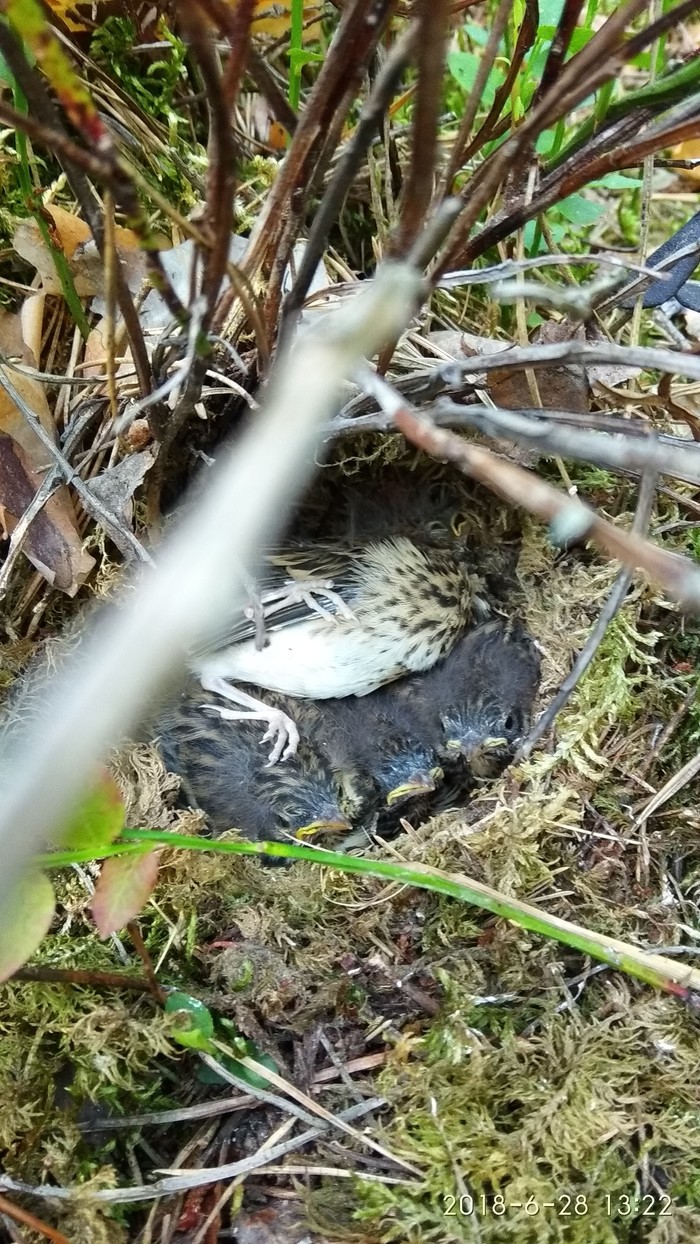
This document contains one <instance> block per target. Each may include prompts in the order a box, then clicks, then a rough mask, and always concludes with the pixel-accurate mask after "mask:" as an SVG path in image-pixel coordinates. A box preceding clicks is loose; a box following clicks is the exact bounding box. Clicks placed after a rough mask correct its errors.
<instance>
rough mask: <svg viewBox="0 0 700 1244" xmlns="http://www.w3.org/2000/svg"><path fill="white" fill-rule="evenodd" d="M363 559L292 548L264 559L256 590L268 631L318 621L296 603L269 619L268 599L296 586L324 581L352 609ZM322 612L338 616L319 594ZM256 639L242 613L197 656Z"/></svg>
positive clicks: (350, 552)
mask: <svg viewBox="0 0 700 1244" xmlns="http://www.w3.org/2000/svg"><path fill="white" fill-rule="evenodd" d="M361 555H362V549H361V548H359V547H355V546H353V547H348V548H341V549H339V548H338V547H337V546H333V547H332V548H331V547H326V546H324V545H314V546H313V547H309V546H299V547H295V546H291V547H290V548H288V549H282V550H279V551H277V552H274V553H268V554H266V556H265V560H264V565H263V568H262V570H261V572H260V574H259V575H258V576H257V577H256V580H255V587H256V590H257V593H258V597H259V600H260V602H261V604H262V609H263V616H264V618H265V629H266V630H267V631H278V630H282V629H283V628H284V627H287V626H293V625H294V624H295V623H297V622H305V621H307V620H308V619H309V618H313V617H317V616H318V613H317V612H316V611H315V610H313V609H311V608H309V605H308V604H307V603H306V601H304V600H293V601H290V602H289V603H288V604H284V605H282V607H281V608H276V609H275V610H274V612H273V613H271V614H270V615H269V616H268V615H267V612H266V610H265V601H266V597H267V598H269V596H270V595H271V594H272V593H277V592H282V591H283V590H284V588H285V587H293V585H294V583H295V582H297V583H299V584H303V583H307V582H312V581H313V582H319V581H325V582H326V583H330V584H331V591H332V592H334V593H335V594H336V595H337V596H339V597H340V598H341V599H342V600H343V601H346V602H347V604H348V605H349V607H350V608H351V607H352V600H353V597H354V596H355V594H356V592H357V566H358V561H359V560H360V558H361ZM317 595H318V596H319V600H320V603H321V605H322V607H323V609H324V610H325V611H326V612H327V613H332V614H335V613H337V612H338V610H337V606H336V604H335V602H334V601H333V600H332V599H326V598H325V597H324V596H323V594H322V593H321V592H319V593H317ZM255 635H256V628H255V619H254V618H251V617H248V616H247V615H246V613H244V612H243V610H242V609H241V610H240V611H239V612H238V613H237V614H236V615H235V616H234V617H232V618H231V619H230V621H228V622H227V623H226V624H225V625H224V626H223V627H222V628H221V630H219V631H217V632H215V634H214V635H213V636H212V637H211V638H210V639H209V641H208V642H207V644H206V645H204V646H203V647H201V648H199V649H197V651H196V653H195V655H203V654H205V653H212V652H218V651H220V650H221V649H223V648H228V647H230V646H231V645H232V644H240V643H244V642H245V641H246V640H249V639H254V638H255Z"/></svg>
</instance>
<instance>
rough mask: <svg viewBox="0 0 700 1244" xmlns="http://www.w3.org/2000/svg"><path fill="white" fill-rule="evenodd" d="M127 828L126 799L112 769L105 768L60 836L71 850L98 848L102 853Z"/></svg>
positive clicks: (97, 852) (96, 854) (96, 853)
mask: <svg viewBox="0 0 700 1244" xmlns="http://www.w3.org/2000/svg"><path fill="white" fill-rule="evenodd" d="M123 828H124V803H123V800H122V797H121V792H120V790H119V787H118V786H117V783H116V782H115V780H114V778H113V777H112V775H111V773H107V771H106V770H105V772H104V773H103V775H102V777H101V778H100V780H99V782H98V783H97V785H96V786H94V787H93V789H92V790H91V791H90V792H89V794H87V795H86V796H85V797H84V799H83V800H82V802H81V803H80V804H79V806H78V807H77V808H76V810H75V812H74V813H73V815H72V816H71V818H70V821H69V822H68V824H67V825H66V828H65V829H64V831H63V833H62V834H61V836H60V840H61V843H62V845H63V846H64V847H65V848H66V850H70V851H94V852H95V856H96V857H97V856H99V854H100V849H101V848H102V847H108V846H109V845H110V843H112V842H114V840H115V838H118V837H119V835H120V833H121V831H122V830H123Z"/></svg>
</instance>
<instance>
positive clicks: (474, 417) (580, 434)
mask: <svg viewBox="0 0 700 1244" xmlns="http://www.w3.org/2000/svg"><path fill="white" fill-rule="evenodd" d="M434 411H435V412H439V413H440V415H441V416H442V417H443V418H442V420H441V422H443V423H446V422H447V421H448V419H449V418H453V419H457V418H460V416H461V419H462V423H463V424H466V425H467V426H469V427H473V428H477V429H478V430H479V431H480V432H484V433H485V434H486V435H487V436H492V437H499V436H500V437H505V438H506V439H508V440H514V441H517V442H518V444H520V445H529V446H533V447H534V448H536V449H539V450H540V451H541V452H542V453H544V454H548V455H550V456H551V457H560V458H572V459H574V461H576V462H595V463H596V465H597V466H602V467H607V468H609V469H611V470H621V471H625V472H628V473H631V474H642V473H643V472H644V471H648V470H653V471H655V472H656V473H658V474H663V475H672V476H675V478H676V479H682V480H685V482H686V483H689V484H700V445H699V444H697V443H696V442H694V441H688V442H682V443H681V444H680V445H678V448H676V447H675V446H671V445H668V444H665V445H661V444H659V442H658V440H657V438H656V436H655V434H654V432H653V429H652V428H650V429H649V433H650V434H649V436H648V437H646V438H644V437H637V436H634V437H632V436H626V435H625V430H626V429H625V422H624V420H622V419H621V420H619V421H618V427H617V428H616V430H615V434H614V435H612V436H611V435H610V434H609V433H607V432H589V431H584V430H581V429H574V428H566V427H562V426H561V424H557V423H553V422H552V420H551V419H549V418H548V417H547V413H548V412H547V411H542V410H540V409H538V408H533V409H531V410H518V411H514V410H504V409H502V408H500V407H490V406H476V405H474V406H459V405H457V404H456V403H454V402H448V401H446V400H445V399H444V398H443V399H442V400H441V401H439V402H438V403H437V404H436V406H435V407H434V408H432V409H430V408H428V409H425V410H424V412H423V413H424V414H426V415H428V417H432V416H433V412H434ZM557 413H559V414H565V413H566V412H564V411H560V412H557ZM451 426H453V427H454V423H452V424H451Z"/></svg>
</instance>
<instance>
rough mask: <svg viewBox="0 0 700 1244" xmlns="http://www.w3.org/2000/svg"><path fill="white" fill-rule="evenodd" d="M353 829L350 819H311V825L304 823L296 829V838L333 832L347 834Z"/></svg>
mask: <svg viewBox="0 0 700 1244" xmlns="http://www.w3.org/2000/svg"><path fill="white" fill-rule="evenodd" d="M351 829H352V825H351V824H350V822H349V821H344V820H340V819H339V820H337V821H330V820H329V821H311V823H310V824H309V825H302V826H301V827H300V828H299V829H296V830H295V831H294V837H295V838H302V839H303V838H313V836H314V834H320V833H331V834H347V833H349V832H350V830H351Z"/></svg>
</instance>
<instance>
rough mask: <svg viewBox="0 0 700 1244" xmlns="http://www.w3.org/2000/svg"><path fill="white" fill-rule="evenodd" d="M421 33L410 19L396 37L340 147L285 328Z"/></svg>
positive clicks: (287, 302)
mask: <svg viewBox="0 0 700 1244" xmlns="http://www.w3.org/2000/svg"><path fill="white" fill-rule="evenodd" d="M418 33H419V26H418V24H417V23H416V22H411V24H410V25H409V26H407V27H406V29H405V30H404V31H403V32H402V33H401V35H400V36H399V38H398V39H397V41H396V43H395V44H394V46H393V48H392V49H391V51H390V52H389V54H388V56H387V58H386V60H385V62H384V64H383V65H382V68H381V69H380V71H379V73H378V74H377V77H376V79H375V81H374V84H373V86H372V90H371V92H370V95H369V98H368V99H367V101H366V102H365V104H364V106H363V108H362V112H361V113H360V119H359V121H358V123H357V126H356V127H355V130H354V133H353V135H352V138H350V139H348V142H347V143H346V144H345V146H344V148H343V149H342V150H341V154H340V159H339V160H338V164H337V166H336V169H335V172H334V173H333V176H332V177H331V180H330V181H329V183H328V186H327V187H326V190H325V192H324V195H323V198H322V199H321V202H320V204H319V206H318V209H317V211H316V214H315V216H314V220H313V224H312V226H311V230H310V232H309V240H308V242H307V244H306V248H305V251H304V257H303V259H302V261H301V263H300V265H299V271H298V273H297V277H296V280H295V282H294V284H293V286H292V288H291V290H290V292H289V294H288V295H287V297H286V299H285V302H284V311H283V320H282V326H283V330H284V327H285V321H286V320H291V319H292V318H293V317H294V315H295V313H296V312H297V311H299V310H300V308H301V307H302V306H303V303H304V299H305V297H306V295H307V293H308V289H309V286H310V284H311V280H312V278H313V275H314V272H315V271H316V267H317V265H318V263H319V260H320V259H321V256H322V255H323V251H324V249H325V246H326V242H327V240H328V235H329V233H330V231H331V228H332V227H333V224H334V222H335V220H336V219H337V217H338V215H339V213H340V209H341V207H342V205H343V202H344V199H345V196H346V194H347V192H348V190H349V188H350V186H351V185H352V182H353V180H354V178H355V175H356V173H357V171H358V169H359V167H360V165H361V164H362V161H363V159H364V157H365V154H366V152H367V150H368V148H369V146H370V144H371V142H372V139H373V138H374V135H375V133H376V131H377V129H378V126H379V123H380V121H381V119H382V116H383V115H384V112H385V110H386V108H387V107H388V104H389V102H390V100H391V99H392V98H393V96H394V94H395V92H396V89H397V87H398V85H399V82H400V80H401V76H402V74H403V72H404V70H405V68H406V66H407V65H408V63H409V61H410V60H411V57H412V56H413V53H414V50H415V47H416V43H417V39H418Z"/></svg>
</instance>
